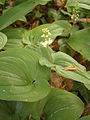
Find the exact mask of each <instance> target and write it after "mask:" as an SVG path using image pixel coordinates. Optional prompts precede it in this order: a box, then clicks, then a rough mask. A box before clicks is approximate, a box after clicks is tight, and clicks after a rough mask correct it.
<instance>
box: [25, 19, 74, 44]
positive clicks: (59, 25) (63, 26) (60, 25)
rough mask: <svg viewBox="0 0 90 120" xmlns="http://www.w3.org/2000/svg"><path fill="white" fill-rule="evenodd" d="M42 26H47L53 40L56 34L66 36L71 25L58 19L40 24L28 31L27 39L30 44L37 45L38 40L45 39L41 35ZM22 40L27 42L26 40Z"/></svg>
mask: <svg viewBox="0 0 90 120" xmlns="http://www.w3.org/2000/svg"><path fill="white" fill-rule="evenodd" d="M44 28H48V30H49V31H50V33H51V36H50V38H51V39H52V40H53V41H54V39H55V38H56V37H57V36H67V35H68V34H69V31H70V30H71V28H72V27H71V25H70V24H69V23H68V22H67V21H64V20H59V21H56V22H54V23H52V24H44V25H40V26H39V27H36V28H34V29H33V30H31V31H30V32H29V33H28V34H29V35H28V36H29V40H30V42H31V44H32V45H37V44H39V42H41V41H45V39H44V38H42V37H41V36H42V35H43V32H42V29H44ZM23 42H24V43H26V44H28V41H23Z"/></svg>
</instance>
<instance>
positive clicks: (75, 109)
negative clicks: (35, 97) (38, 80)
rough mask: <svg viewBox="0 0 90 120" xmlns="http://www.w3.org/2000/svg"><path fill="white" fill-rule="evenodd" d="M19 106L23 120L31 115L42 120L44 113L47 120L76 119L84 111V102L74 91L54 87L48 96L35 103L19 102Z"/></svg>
mask: <svg viewBox="0 0 90 120" xmlns="http://www.w3.org/2000/svg"><path fill="white" fill-rule="evenodd" d="M17 108H19V109H18V112H17V113H18V114H19V116H21V118H22V120H24V119H25V118H26V116H29V115H31V116H32V118H33V119H34V120H40V118H41V116H42V115H45V118H46V119H45V120H66V118H67V119H68V120H69V119H70V120H76V119H77V118H79V117H80V115H81V114H82V112H83V103H82V102H81V100H80V99H79V98H78V97H77V96H75V95H73V94H72V93H69V92H67V91H64V90H59V89H52V90H51V92H50V93H49V95H48V96H47V97H46V98H44V99H42V100H40V101H38V102H33V103H23V102H22V103H18V106H17Z"/></svg>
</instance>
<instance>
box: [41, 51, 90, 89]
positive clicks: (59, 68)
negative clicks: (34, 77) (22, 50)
mask: <svg viewBox="0 0 90 120" xmlns="http://www.w3.org/2000/svg"><path fill="white" fill-rule="evenodd" d="M51 56H52V61H50V60H48V59H46V58H44V57H42V58H40V59H39V62H40V64H41V65H45V66H47V67H49V68H51V69H52V70H55V71H56V72H57V73H58V74H59V75H60V76H63V77H65V78H69V79H72V80H75V81H78V82H82V83H84V85H85V86H86V87H87V88H88V89H90V76H89V75H88V73H87V72H86V69H85V67H84V66H82V65H80V64H79V63H78V62H77V61H75V60H74V59H73V58H72V57H70V56H69V55H67V54H65V53H63V52H57V53H52V54H51ZM66 67H74V68H75V70H69V69H68V70H65V68H66Z"/></svg>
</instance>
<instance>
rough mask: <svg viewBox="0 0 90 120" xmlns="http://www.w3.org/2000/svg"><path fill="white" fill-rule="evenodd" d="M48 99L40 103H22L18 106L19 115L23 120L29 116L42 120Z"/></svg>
mask: <svg viewBox="0 0 90 120" xmlns="http://www.w3.org/2000/svg"><path fill="white" fill-rule="evenodd" d="M46 101H47V99H46V98H44V99H43V100H40V101H38V102H32V103H31V102H29V103H25V102H20V103H18V104H17V108H18V109H17V114H18V115H19V116H20V118H21V119H22V120H24V119H25V118H27V116H29V115H31V116H32V118H33V119H35V120H40V118H41V116H42V114H43V109H44V107H45V103H46Z"/></svg>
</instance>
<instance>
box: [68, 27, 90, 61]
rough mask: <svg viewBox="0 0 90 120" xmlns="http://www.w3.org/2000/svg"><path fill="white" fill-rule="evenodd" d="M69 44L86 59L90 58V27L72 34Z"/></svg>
mask: <svg viewBox="0 0 90 120" xmlns="http://www.w3.org/2000/svg"><path fill="white" fill-rule="evenodd" d="M68 44H69V45H70V46H71V47H72V48H73V49H74V50H75V51H77V52H79V53H81V54H82V55H83V56H84V57H85V58H86V59H88V60H90V28H87V29H83V30H80V31H77V32H75V33H73V34H72V35H71V37H70V38H69V40H68Z"/></svg>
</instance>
